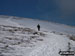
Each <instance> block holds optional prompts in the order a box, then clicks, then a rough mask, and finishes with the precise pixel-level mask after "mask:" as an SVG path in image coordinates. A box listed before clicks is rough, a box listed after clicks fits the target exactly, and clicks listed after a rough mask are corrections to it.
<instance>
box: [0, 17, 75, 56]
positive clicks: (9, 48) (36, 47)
mask: <svg viewBox="0 0 75 56" xmlns="http://www.w3.org/2000/svg"><path fill="white" fill-rule="evenodd" d="M38 23H39V24H40V25H41V31H37V29H36V25H37V24H38ZM52 31H55V32H60V33H62V32H63V33H64V34H63V35H59V34H56V33H53V32H52ZM67 34H73V35H74V34H75V28H72V27H69V26H65V25H60V24H54V23H50V22H45V21H39V20H33V19H24V18H19V17H13V16H0V56H60V55H59V54H58V52H59V50H60V49H61V50H62V51H64V50H67V49H68V47H67V46H68V42H70V43H71V48H72V49H71V50H73V51H75V41H73V40H70V39H69V37H67Z"/></svg>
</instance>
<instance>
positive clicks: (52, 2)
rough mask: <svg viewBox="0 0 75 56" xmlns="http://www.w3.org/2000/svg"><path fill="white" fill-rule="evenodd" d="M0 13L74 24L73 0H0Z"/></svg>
mask: <svg viewBox="0 0 75 56" xmlns="http://www.w3.org/2000/svg"><path fill="white" fill-rule="evenodd" d="M0 15H11V16H19V17H26V18H33V19H42V20H49V21H54V22H58V23H63V24H69V25H75V23H74V21H75V0H0Z"/></svg>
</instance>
